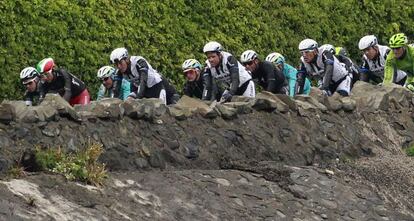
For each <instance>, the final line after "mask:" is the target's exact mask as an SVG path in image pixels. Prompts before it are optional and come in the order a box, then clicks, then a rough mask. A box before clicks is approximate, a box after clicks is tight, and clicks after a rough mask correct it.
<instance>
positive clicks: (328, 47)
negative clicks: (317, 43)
mask: <svg viewBox="0 0 414 221" xmlns="http://www.w3.org/2000/svg"><path fill="white" fill-rule="evenodd" d="M320 48H321V49H322V51H329V52H331V53H332V54H333V55H335V47H334V46H333V45H331V44H324V45H322V46H321V47H320Z"/></svg>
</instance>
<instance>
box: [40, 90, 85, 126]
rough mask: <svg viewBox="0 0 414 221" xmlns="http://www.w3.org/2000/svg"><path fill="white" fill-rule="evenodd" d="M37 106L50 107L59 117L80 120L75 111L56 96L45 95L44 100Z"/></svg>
mask: <svg viewBox="0 0 414 221" xmlns="http://www.w3.org/2000/svg"><path fill="white" fill-rule="evenodd" d="M39 106H43V107H52V108H54V109H55V110H56V111H57V112H58V113H59V115H61V116H69V117H70V118H72V119H73V120H75V121H81V120H82V118H81V116H80V115H79V114H78V113H77V112H76V110H75V109H74V108H73V107H72V106H70V104H69V103H68V102H67V101H66V100H65V99H63V98H62V97H61V96H60V95H58V94H46V97H45V99H43V101H42V103H40V104H39Z"/></svg>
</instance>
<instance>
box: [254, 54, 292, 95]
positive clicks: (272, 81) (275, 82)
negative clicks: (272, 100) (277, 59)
mask: <svg viewBox="0 0 414 221" xmlns="http://www.w3.org/2000/svg"><path fill="white" fill-rule="evenodd" d="M252 78H253V80H256V81H257V83H258V84H259V85H260V86H261V87H262V88H263V89H264V90H265V91H269V92H272V93H274V94H288V89H287V87H288V84H287V80H286V77H285V75H283V72H282V71H281V70H279V69H278V68H276V67H275V66H274V65H273V64H272V63H271V62H268V61H259V63H258V64H257V67H256V69H255V70H254V71H253V72H252Z"/></svg>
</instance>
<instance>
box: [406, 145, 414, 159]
mask: <svg viewBox="0 0 414 221" xmlns="http://www.w3.org/2000/svg"><path fill="white" fill-rule="evenodd" d="M405 153H406V154H407V156H409V157H413V156H414V146H411V147H409V148H407V149H405Z"/></svg>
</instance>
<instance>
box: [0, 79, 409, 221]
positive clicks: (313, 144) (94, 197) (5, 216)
mask: <svg viewBox="0 0 414 221" xmlns="http://www.w3.org/2000/svg"><path fill="white" fill-rule="evenodd" d="M412 99H413V96H412V94H411V93H410V92H409V91H407V90H405V89H403V88H401V87H399V86H392V87H378V86H372V85H368V84H364V83H357V84H356V86H355V88H354V91H353V95H352V96H351V97H348V98H341V97H336V96H334V97H329V98H325V97H321V96H319V95H318V93H317V91H315V93H314V94H313V95H312V96H310V97H309V96H302V97H297V98H296V99H295V100H291V99H289V98H288V97H284V96H274V95H270V94H266V93H264V94H260V95H258V97H257V98H256V99H254V100H244V99H242V98H238V99H236V100H235V102H232V103H229V104H225V105H222V104H211V105H207V104H204V103H202V102H200V101H197V100H193V99H190V98H186V97H184V98H182V99H181V100H180V103H179V104H177V105H175V106H173V107H165V106H164V105H162V104H160V103H159V102H158V101H155V100H142V101H135V102H121V101H118V100H111V99H110V100H105V101H102V102H99V103H94V104H92V105H90V106H88V107H76V108H75V109H73V108H71V107H69V106H67V105H65V103H64V102H62V101H61V100H60V99H59V97H55V96H48V98H47V100H46V101H45V102H44V103H43V104H42V105H40V106H38V107H30V108H28V107H25V106H24V105H23V104H22V103H21V102H14V101H4V102H3V103H2V104H1V105H0V121H1V122H2V124H0V171H1V172H2V174H3V176H2V177H3V179H2V181H1V184H0V189H1V190H0V196H1V200H0V208H2V209H0V211H1V213H0V219H1V220H236V219H237V220H414V212H413V211H414V210H413V208H412V206H411V205H413V199H414V198H413V197H414V196H413V195H414V194H413V193H414V191H413V185H412V184H413V177H414V174H413V172H412V168H413V163H412V159H411V158H410V157H407V156H406V154H405V152H404V150H403V148H406V147H408V146H410V144H411V143H412V137H413V134H414V133H413V131H414V123H413V115H412V111H411V110H412V107H413V100H412ZM90 141H97V142H100V143H102V144H103V145H104V148H105V152H104V153H103V155H102V156H101V158H100V161H101V162H104V163H105V164H106V165H107V169H108V170H109V177H108V179H107V180H106V181H105V184H104V185H103V186H102V187H93V186H88V185H85V184H81V183H76V182H69V181H66V180H65V179H64V177H62V176H59V175H55V174H50V173H44V172H39V171H38V167H37V165H36V164H35V163H34V160H33V154H32V152H33V149H34V145H41V146H50V147H58V146H61V147H62V148H63V149H65V150H66V151H76V150H78V149H79V148H80V147H81V146H83V145H84V144H86V143H88V142H90ZM17 162H19V163H20V164H21V165H24V167H25V168H26V170H27V171H30V172H29V173H28V174H29V175H28V176H26V177H24V178H21V179H11V178H9V177H8V176H7V175H6V173H7V171H8V170H9V169H10V168H11V167H13V166H14V165H15V164H16V163H17Z"/></svg>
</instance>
